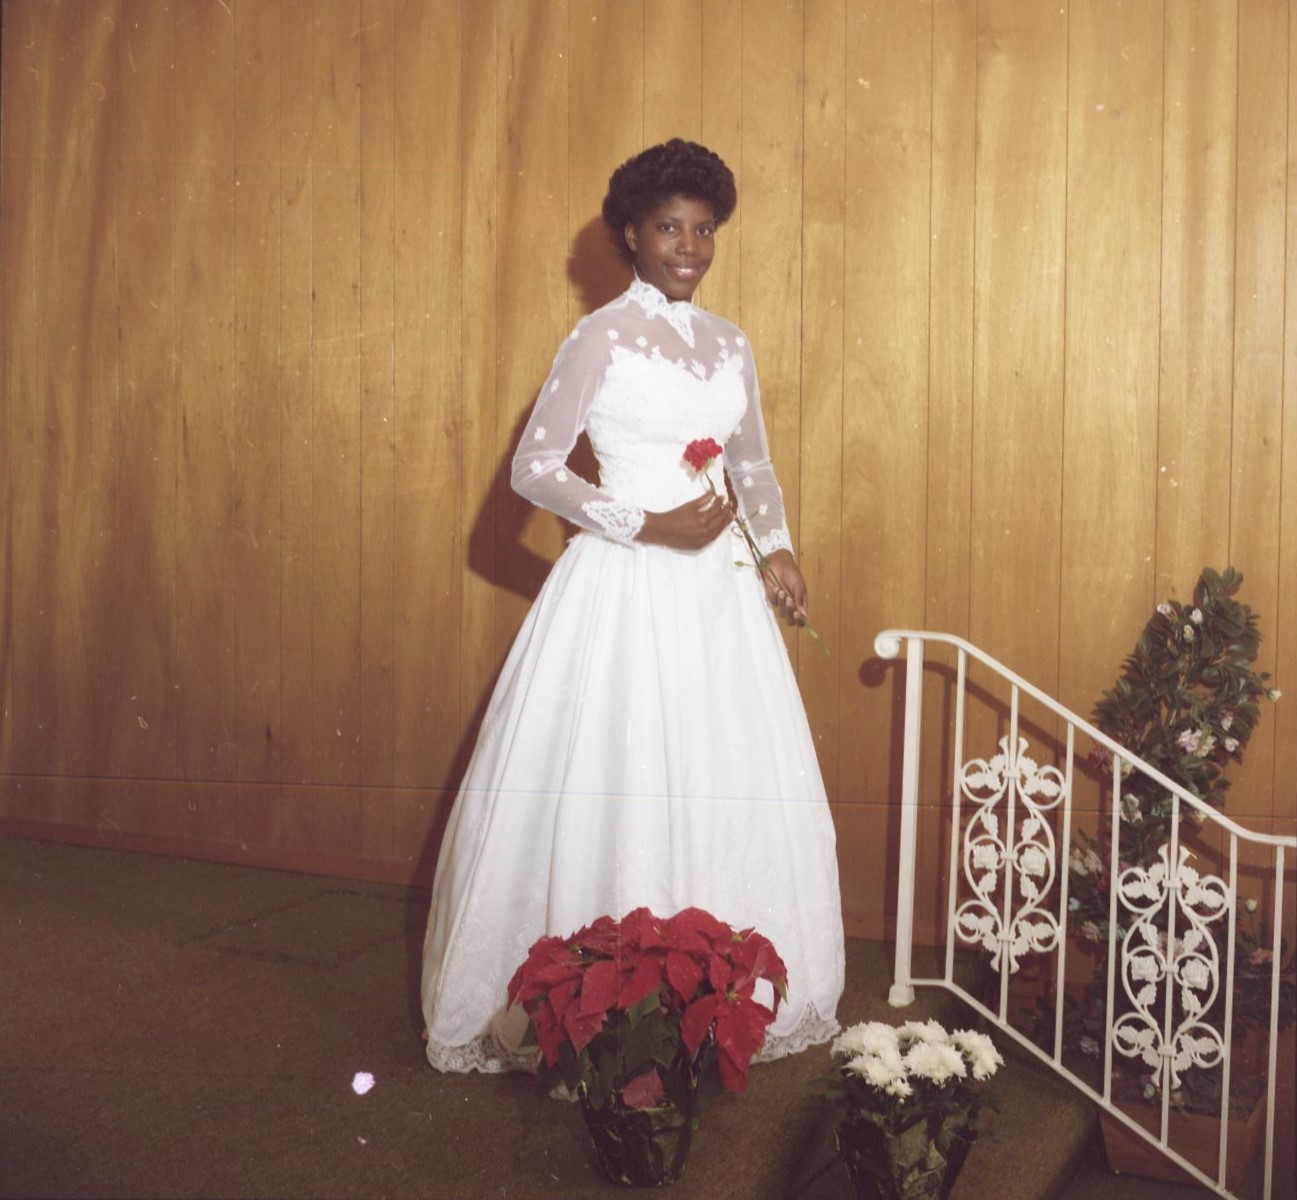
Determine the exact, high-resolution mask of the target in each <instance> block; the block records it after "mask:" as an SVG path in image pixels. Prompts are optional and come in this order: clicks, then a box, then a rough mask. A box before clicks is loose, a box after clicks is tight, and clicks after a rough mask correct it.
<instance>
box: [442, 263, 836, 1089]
mask: <svg viewBox="0 0 1297 1200" xmlns="http://www.w3.org/2000/svg"><path fill="white" fill-rule="evenodd" d="M583 429H584V430H585V431H586V432H587V433H588V435H589V438H590V441H591V443H592V445H593V447H594V450H595V453H596V455H597V457H598V460H599V464H600V476H601V480H600V485H599V486H598V487H595V486H594V485H593V484H591V483H590V482H588V481H586V480H584V479H582V478H580V477H579V476H577V475H576V474H575V473H574V472H571V471H569V470H568V469H567V466H566V460H567V456H568V454H569V452H570V451H571V449H572V447H573V445H574V443H575V441H576V439H577V436H578V435H579V434H580V432H581V431H582V430H583ZM709 437H710V438H714V439H715V440H716V441H717V442H720V443H722V444H723V445H724V447H725V453H724V461H725V467H726V468H727V469H728V471H729V474H730V478H731V480H732V482H733V486H734V490H735V494H736V497H737V499H738V501H739V503H740V507H741V511H742V512H743V513H744V515H745V516H746V518H747V520H748V523H749V527H750V528H751V530H752V533H753V535H754V537H755V539H756V540H757V543H758V545H759V546H760V547H761V549H762V551H763V552H764V553H769V552H772V551H773V550H775V549H777V548H780V547H785V548H791V542H790V539H789V535H788V530H787V526H786V524H785V522H784V515H783V504H782V500H781V497H780V492H779V485H778V483H777V482H776V480H775V476H774V472H773V470H772V468H771V465H770V458H769V453H768V450H767V444H766V437H765V430H764V427H763V424H762V420H761V411H760V405H759V399H758V392H757V381H756V370H755V366H754V363H753V359H752V355H751V351H750V349H749V347H748V345H747V342H746V340H745V338H744V337H743V335H742V333H741V332H740V331H739V330H738V329H737V328H736V327H735V326H733V325H731V324H730V323H729V322H727V321H724V320H722V319H720V318H719V317H716V316H713V315H711V314H708V313H706V312H704V311H702V310H701V309H699V308H696V307H695V306H693V305H692V304H689V303H687V302H674V303H673V302H671V301H668V300H667V299H666V297H665V296H663V294H662V293H661V292H659V291H658V290H657V289H656V288H653V287H652V286H650V285H648V284H645V283H643V282H641V281H640V280H638V279H636V280H635V281H634V282H633V283H632V284H631V286H630V288H629V289H628V290H627V291H626V292H625V293H624V294H623V295H622V296H620V297H619V298H618V299H616V300H614V301H612V302H611V303H610V304H608V305H605V306H604V307H603V308H601V309H599V310H598V311H597V312H595V313H592V314H591V315H590V316H588V317H586V318H585V319H584V320H583V321H581V323H580V324H579V325H578V326H577V328H576V330H575V331H574V332H573V333H572V334H571V336H570V337H569V338H568V339H567V340H566V341H565V342H564V343H563V346H562V347H561V348H560V350H559V353H558V356H557V357H556V359H555V361H554V367H553V371H552V372H551V374H550V377H549V379H548V380H547V381H546V383H545V385H544V387H543V389H542V391H541V394H540V397H539V399H538V400H537V402H536V407H535V410H534V412H533V414H532V416H531V420H530V422H529V424H528V426H527V429H526V431H525V433H524V434H523V438H522V443H521V445H520V446H519V448H518V451H517V454H516V455H515V457H514V463H513V483H514V487H515V488H516V489H517V490H518V491H519V492H520V493H521V494H522V495H524V496H526V497H527V498H528V499H530V500H531V501H533V502H534V503H536V504H539V505H541V506H543V507H545V508H548V509H551V510H553V511H554V512H557V513H559V514H561V515H562V516H563V517H565V518H566V519H567V520H569V521H571V522H573V523H575V524H576V525H578V526H580V527H582V529H583V530H584V531H583V532H580V533H578V534H577V535H576V536H575V537H574V538H573V539H572V540H571V542H570V543H569V544H568V546H567V548H566V550H565V551H564V553H563V554H562V556H561V557H560V558H559V560H558V562H557V563H555V565H554V568H553V570H552V572H551V573H550V575H549V578H548V579H547V580H546V582H545V585H544V587H543V588H542V589H541V591H540V594H539V596H538V597H537V598H536V603H535V605H534V606H533V607H532V610H531V612H530V613H529V614H528V616H527V619H526V622H525V623H524V625H523V627H522V629H521V631H520V632H519V634H518V638H517V641H516V642H515V643H514V645H513V648H512V650H511V651H510V653H509V656H508V659H507V661H506V662H505V665H504V669H503V671H502V672H501V675H500V679H499V682H498V683H497V685H496V689H495V692H494V694H493V696H492V698H491V702H490V706H489V708H488V710H487V713H486V716H485V719H484V721H483V724H482V730H481V733H480V735H479V738H478V742H477V746H476V749H475V750H474V753H473V757H472V761H471V762H470V764H469V767H468V770H467V772H466V774H465V777H464V782H463V786H462V788H461V790H460V793H459V797H458V799H457V800H456V802H455V807H454V810H453V812H452V814H451V817H450V821H449V824H448V826H447V829H446V834H445V837H444V839H443V842H442V846H441V854H440V858H439V860H438V863H437V874H436V879H435V882H434V885H433V892H432V908H431V912H430V914H429V918H428V931H427V937H426V939H425V943H424V959H423V1013H424V1019H425V1022H426V1032H427V1054H428V1060H429V1061H430V1062H431V1063H432V1065H433V1066H434V1067H437V1068H439V1069H441V1070H445V1071H467V1070H480V1071H502V1070H506V1069H509V1068H512V1067H524V1068H525V1067H529V1066H532V1065H533V1064H534V1062H535V1052H534V1050H527V1049H522V1048H521V1047H520V1039H521V1035H522V1032H523V1029H524V1028H525V1017H524V1016H523V1014H522V1013H521V1012H520V1010H518V1009H517V1008H514V1009H512V1010H510V1011H509V1012H507V1013H506V1011H505V1005H506V987H507V984H508V982H509V979H510V977H511V976H512V974H513V972H514V970H515V969H516V968H517V966H518V965H519V964H520V963H521V962H522V960H523V959H524V958H525V957H526V953H527V950H528V948H529V947H530V946H531V944H532V943H533V942H534V941H535V940H536V939H537V938H539V937H541V936H542V935H545V934H557V935H563V934H567V933H572V932H574V931H575V930H577V929H579V928H580V927H581V926H583V925H586V924H588V923H589V922H591V921H593V920H594V919H595V918H596V917H598V916H600V915H601V914H604V913H608V914H611V915H613V916H616V917H620V916H622V915H624V914H625V913H627V912H629V911H630V910H631V909H634V908H638V907H640V906H641V905H643V906H647V907H648V908H650V909H652V910H653V911H654V912H655V913H658V914H660V915H662V916H668V915H670V914H671V913H674V912H677V911H678V910H680V909H682V908H686V907H690V906H696V907H699V908H704V909H706V910H708V911H709V912H711V913H713V914H714V915H715V916H717V917H719V918H720V919H721V920H723V921H727V922H728V923H729V924H731V925H733V926H734V927H735V928H739V929H742V928H748V927H754V928H756V929H757V930H758V931H759V932H761V933H763V934H765V935H766V936H767V937H768V938H770V940H771V941H772V942H773V943H774V945H775V949H776V950H778V952H779V954H780V955H781V956H782V958H783V960H784V962H785V964H786V965H787V968H788V991H789V995H788V1000H787V1002H786V1003H785V1004H783V1005H782V1006H781V1007H780V1010H779V1014H778V1018H777V1020H776V1022H775V1024H774V1025H773V1026H772V1027H771V1028H770V1030H769V1031H768V1036H767V1040H766V1044H765V1046H764V1047H763V1049H762V1052H761V1054H760V1056H759V1057H761V1058H773V1057H778V1056H780V1055H782V1054H788V1053H792V1052H795V1051H798V1050H801V1049H803V1048H805V1047H806V1046H809V1045H812V1044H816V1043H820V1042H823V1041H826V1040H828V1039H829V1038H830V1037H832V1036H833V1035H834V1034H835V1033H836V1032H837V1029H838V1026H837V1022H836V1020H835V1018H834V1014H835V1010H836V1007H837V1002H838V998H839V996H840V995H841V992H842V980H843V942H842V915H841V902H840V898H839V892H838V872H837V861H836V856H835V839H834V830H833V823H832V818H831V815H830V812H829V806H828V803H827V800H826V798H825V794H824V785H823V782H822V781H821V778H820V772H819V768H818V766H817V764H816V760H815V750H814V746H813V744H812V740H811V734H810V730H809V728H808V726H807V722H806V715H805V712H804V710H803V708H802V703H801V697H800V695H799V693H798V690H797V682H796V679H795V677H794V675H793V672H792V669H791V667H790V664H789V661H788V655H787V652H786V650H785V648H784V643H783V640H782V637H781V635H780V632H779V627H778V624H777V621H776V619H775V616H774V614H773V612H772V611H771V609H770V606H769V604H768V603H767V601H766V597H765V592H764V589H763V587H762V584H761V582H760V580H759V578H758V577H757V574H756V572H755V570H754V569H753V567H752V566H751V564H750V560H749V554H748V553H747V550H746V547H745V544H744V542H743V541H742V539H741V537H739V536H738V535H737V533H736V532H733V531H731V532H726V533H725V534H722V535H721V536H720V537H719V538H717V539H716V541H714V542H713V543H712V544H711V545H710V546H708V547H706V548H705V549H703V550H700V551H697V552H695V553H685V552H681V551H676V550H669V549H666V548H664V547H660V546H649V545H641V544H639V543H636V542H634V541H633V538H634V536H635V534H636V533H637V532H638V530H639V528H640V525H641V524H642V522H643V514H644V511H645V510H649V511H659V512H661V511H666V510H668V509H672V508H675V507H676V506H678V505H680V504H682V503H684V502H685V501H687V500H689V499H691V498H693V497H696V496H698V495H699V494H700V493H701V491H702V490H703V487H704V484H703V482H702V480H701V479H700V478H699V477H697V476H695V474H694V473H693V471H692V470H691V469H690V468H689V467H688V466H687V465H686V464H685V462H684V459H683V454H684V449H685V446H686V445H687V444H688V443H689V442H691V441H693V440H695V439H697V438H709ZM711 470H712V472H713V473H714V480H715V483H716V486H717V487H718V488H721V487H722V486H723V479H722V477H721V475H720V464H719V463H713V464H712V468H711ZM741 562H747V563H748V565H739V564H740V563H741ZM815 652H816V653H818V651H815Z"/></svg>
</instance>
